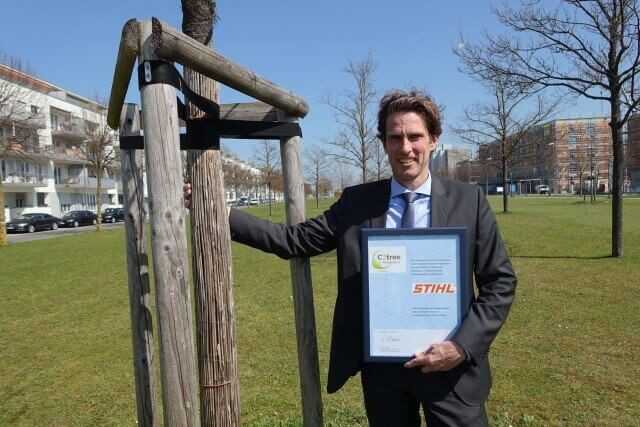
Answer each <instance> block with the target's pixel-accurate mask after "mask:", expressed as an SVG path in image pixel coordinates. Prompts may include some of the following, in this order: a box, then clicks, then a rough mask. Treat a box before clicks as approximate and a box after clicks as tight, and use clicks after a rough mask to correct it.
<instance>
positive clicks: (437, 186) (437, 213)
mask: <svg viewBox="0 0 640 427" xmlns="http://www.w3.org/2000/svg"><path fill="white" fill-rule="evenodd" d="M448 218H449V203H448V200H447V190H446V188H445V187H444V185H443V182H442V181H441V180H440V179H439V178H438V177H437V176H433V175H431V227H446V226H447V219H448Z"/></svg>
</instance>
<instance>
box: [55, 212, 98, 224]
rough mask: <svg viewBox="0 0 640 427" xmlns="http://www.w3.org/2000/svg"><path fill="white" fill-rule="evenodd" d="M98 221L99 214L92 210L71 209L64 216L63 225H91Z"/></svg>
mask: <svg viewBox="0 0 640 427" xmlns="http://www.w3.org/2000/svg"><path fill="white" fill-rule="evenodd" d="M96 222H97V216H96V214H94V213H93V212H91V211H71V212H67V213H66V214H64V216H63V217H62V224H61V225H62V226H63V227H79V226H81V225H91V224H95V223H96Z"/></svg>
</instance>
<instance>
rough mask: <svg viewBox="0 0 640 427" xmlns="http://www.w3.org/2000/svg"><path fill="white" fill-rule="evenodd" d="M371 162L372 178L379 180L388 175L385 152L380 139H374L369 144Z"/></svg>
mask: <svg viewBox="0 0 640 427" xmlns="http://www.w3.org/2000/svg"><path fill="white" fill-rule="evenodd" d="M371 164H372V168H371V176H372V178H373V179H374V180H376V181H380V180H381V179H383V178H386V177H387V176H389V161H388V159H387V153H386V151H384V146H383V145H382V142H380V141H376V142H375V143H374V144H372V145H371Z"/></svg>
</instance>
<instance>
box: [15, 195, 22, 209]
mask: <svg viewBox="0 0 640 427" xmlns="http://www.w3.org/2000/svg"><path fill="white" fill-rule="evenodd" d="M23 207H24V198H23V196H22V194H21V195H17V194H16V208H23Z"/></svg>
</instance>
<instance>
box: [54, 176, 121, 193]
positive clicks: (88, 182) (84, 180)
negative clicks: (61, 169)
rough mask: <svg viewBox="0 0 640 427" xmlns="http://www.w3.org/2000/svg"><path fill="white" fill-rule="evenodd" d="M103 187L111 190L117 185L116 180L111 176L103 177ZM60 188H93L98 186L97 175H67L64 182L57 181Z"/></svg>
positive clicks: (63, 179) (93, 189)
mask: <svg viewBox="0 0 640 427" xmlns="http://www.w3.org/2000/svg"><path fill="white" fill-rule="evenodd" d="M100 184H101V188H102V189H103V190H111V189H114V188H115V186H116V182H115V181H114V180H113V179H111V178H102V182H101V183H100ZM56 187H57V188H58V189H76V190H92V191H95V189H96V188H97V187H98V179H97V178H96V177H86V176H83V175H75V176H66V177H63V178H62V182H56Z"/></svg>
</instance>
